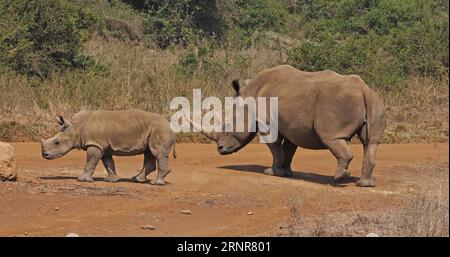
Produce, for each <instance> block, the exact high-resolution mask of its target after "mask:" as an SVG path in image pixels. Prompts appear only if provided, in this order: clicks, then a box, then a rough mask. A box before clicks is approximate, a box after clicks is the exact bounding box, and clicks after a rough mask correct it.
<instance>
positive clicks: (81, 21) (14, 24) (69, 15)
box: [0, 0, 95, 77]
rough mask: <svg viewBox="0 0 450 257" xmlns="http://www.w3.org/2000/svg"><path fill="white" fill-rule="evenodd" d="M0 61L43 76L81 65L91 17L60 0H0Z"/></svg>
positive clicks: (25, 72)
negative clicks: (83, 46)
mask: <svg viewBox="0 0 450 257" xmlns="http://www.w3.org/2000/svg"><path fill="white" fill-rule="evenodd" d="M0 17H1V19H0V64H1V65H3V66H6V67H9V68H11V69H13V70H15V71H17V72H19V73H24V74H29V75H39V76H41V77H47V76H48V75H49V74H50V73H52V72H55V71H60V70H63V69H66V68H77V67H82V66H84V65H85V64H86V63H87V60H86V57H83V56H82V54H81V52H82V43H83V42H84V41H85V40H86V39H87V38H88V37H89V35H90V32H89V30H88V28H90V26H92V25H93V23H94V22H95V19H94V18H93V16H92V15H90V14H89V13H87V12H86V11H85V10H84V9H82V8H80V7H75V6H74V5H72V4H70V3H69V2H67V1H62V0H37V1H25V0H12V1H1V3H0Z"/></svg>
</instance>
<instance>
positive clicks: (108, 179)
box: [105, 176, 119, 183]
mask: <svg viewBox="0 0 450 257" xmlns="http://www.w3.org/2000/svg"><path fill="white" fill-rule="evenodd" d="M105 181H106V182H113V183H114V182H117V181H119V177H117V176H107V177H106V178H105Z"/></svg>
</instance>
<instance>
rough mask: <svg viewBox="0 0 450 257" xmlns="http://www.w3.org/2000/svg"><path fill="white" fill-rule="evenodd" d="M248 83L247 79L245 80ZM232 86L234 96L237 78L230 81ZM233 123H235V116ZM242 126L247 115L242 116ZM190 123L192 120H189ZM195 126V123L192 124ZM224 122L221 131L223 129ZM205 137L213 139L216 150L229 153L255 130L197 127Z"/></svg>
mask: <svg viewBox="0 0 450 257" xmlns="http://www.w3.org/2000/svg"><path fill="white" fill-rule="evenodd" d="M246 83H248V80H247V81H246ZM232 85H233V88H234V90H235V91H236V96H240V85H239V81H238V80H234V81H233V82H232ZM233 118H234V123H236V117H233ZM244 123H245V124H244V127H245V128H247V117H245V118H244ZM191 124H192V122H191ZM192 125H193V126H196V125H195V124H192ZM225 127H226V124H225V125H224V126H223V128H222V131H225ZM199 130H200V131H201V133H202V134H204V135H205V136H206V137H208V138H210V139H212V140H214V141H215V142H216V143H217V151H218V152H219V153H220V154H222V155H226V154H231V153H235V152H237V151H239V150H240V149H241V148H243V147H244V146H246V145H247V144H248V143H249V142H250V141H252V140H253V138H254V137H255V136H256V134H257V132H205V131H203V130H202V129H201V128H200V129H199Z"/></svg>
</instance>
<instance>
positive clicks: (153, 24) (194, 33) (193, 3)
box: [138, 0, 225, 48]
mask: <svg viewBox="0 0 450 257" xmlns="http://www.w3.org/2000/svg"><path fill="white" fill-rule="evenodd" d="M217 2H218V1H215V0H214V1H203V0H182V1H178V0H163V1H147V4H146V6H151V7H152V8H151V9H150V10H148V14H149V15H148V18H147V19H146V21H145V22H144V33H145V34H147V35H150V38H151V39H152V40H153V42H154V43H155V44H156V45H157V46H159V47H160V48H166V47H168V46H170V45H183V46H186V45H188V44H190V43H193V42H196V41H198V40H199V39H202V38H204V37H208V38H221V37H222V36H223V34H224V32H225V22H224V20H223V17H222V16H221V14H220V13H219V7H218V5H217ZM138 6H140V5H138ZM143 8H144V9H146V8H145V7H143Z"/></svg>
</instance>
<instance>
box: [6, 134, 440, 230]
mask: <svg viewBox="0 0 450 257" xmlns="http://www.w3.org/2000/svg"><path fill="white" fill-rule="evenodd" d="M13 146H14V147H15V152H16V158H17V166H18V169H19V180H18V181H16V182H3V183H1V182H0V217H2V222H0V236H24V235H25V236H64V235H66V234H67V233H69V232H74V233H77V234H79V235H81V236H97V235H101V236H122V235H123V236H254V235H256V236H260V235H283V234H285V233H283V230H284V229H285V225H286V224H288V221H289V219H292V211H291V207H290V205H291V204H292V201H293V199H297V198H301V203H302V215H304V216H305V217H315V216H317V215H320V214H321V213H322V212H323V199H324V196H326V199H327V213H328V216H333V215H339V214H348V213H352V212H355V211H365V212H368V213H369V212H370V213H376V212H377V211H382V210H385V209H392V208H402V206H403V205H404V204H405V201H406V199H408V197H409V196H410V195H411V194H413V193H414V192H419V191H428V192H434V191H436V192H437V191H438V190H442V188H444V190H447V193H448V183H449V182H448V169H447V170H445V169H444V170H442V169H440V170H435V169H434V168H433V167H435V166H433V165H435V164H436V163H437V164H442V163H444V164H446V165H447V167H448V147H449V146H448V144H446V143H445V144H404V145H402V144H398V145H381V146H380V148H379V153H378V158H377V159H378V162H377V167H376V168H375V173H374V176H375V179H376V182H377V187H375V188H359V187H356V186H355V183H354V182H352V181H350V182H349V183H346V184H341V185H335V184H334V183H333V179H332V178H333V175H334V170H335V159H334V157H333V156H332V155H331V153H329V152H328V151H309V150H304V149H299V151H298V152H297V153H296V156H295V158H294V162H293V170H294V171H295V175H294V177H293V178H281V177H272V176H266V175H264V174H263V173H262V171H263V170H264V168H266V167H268V166H269V165H271V155H270V153H269V151H268V149H267V148H266V146H264V145H259V144H252V145H249V146H247V147H245V148H244V149H242V150H241V151H240V152H239V153H236V154H233V155H228V156H220V155H219V154H218V153H217V152H216V149H215V145H212V144H178V145H177V152H178V158H177V159H176V160H171V162H172V166H173V171H172V173H171V174H169V176H168V177H167V181H168V185H166V186H153V185H150V184H148V183H147V184H138V183H133V182H131V180H130V178H131V176H133V175H135V174H137V171H138V169H140V168H141V165H142V158H143V157H142V156H136V157H115V161H116V166H117V172H118V175H119V176H120V177H121V178H122V179H121V180H120V181H119V182H117V183H107V182H104V181H103V177H105V176H106V171H105V170H104V168H103V166H101V163H100V164H99V166H98V167H97V170H96V173H95V174H94V176H95V178H96V182H93V183H80V182H77V181H76V178H77V176H78V175H80V174H81V172H82V169H83V166H84V161H85V156H84V152H82V151H73V152H71V153H69V154H68V155H67V156H64V157H62V158H60V159H57V160H52V161H47V160H44V159H43V158H42V157H41V155H40V146H39V144H36V143H14V144H13ZM351 148H352V150H353V153H354V155H355V158H354V160H353V162H352V165H351V167H350V169H351V172H352V175H353V176H355V178H353V179H352V180H353V181H355V180H356V178H357V177H358V176H359V175H360V170H361V160H362V149H361V148H362V147H361V146H360V145H352V146H351ZM424 167H425V168H424ZM426 167H431V168H426ZM155 175H156V174H155V173H152V174H151V175H149V178H150V179H152V178H154V176H155ZM447 197H448V196H447ZM182 210H190V211H191V214H183V213H181V211H182ZM146 225H152V226H154V230H149V229H142V226H146ZM363 232H364V231H363Z"/></svg>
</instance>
